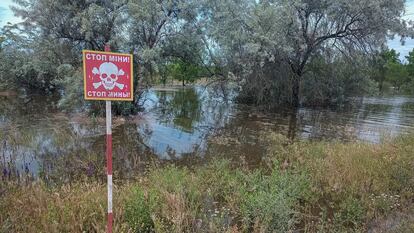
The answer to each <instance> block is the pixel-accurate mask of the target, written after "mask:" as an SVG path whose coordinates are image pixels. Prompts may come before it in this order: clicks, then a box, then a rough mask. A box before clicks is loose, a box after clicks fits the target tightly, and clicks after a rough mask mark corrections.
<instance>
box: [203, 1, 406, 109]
mask: <svg viewBox="0 0 414 233" xmlns="http://www.w3.org/2000/svg"><path fill="white" fill-rule="evenodd" d="M207 2H208V3H209V4H208V7H207V8H208V9H207V10H206V14H207V15H208V18H209V19H210V22H211V28H209V32H210V34H211V35H212V37H213V38H214V39H215V41H216V42H217V43H218V44H219V46H220V47H221V48H223V50H222V51H223V52H225V54H224V55H225V56H227V57H226V59H227V64H228V65H230V66H232V71H233V73H235V74H237V75H238V76H241V78H242V79H246V78H247V77H249V76H252V77H256V78H252V81H251V82H248V85H251V84H254V83H255V82H256V83H261V82H262V84H265V83H269V85H270V84H271V85H273V88H277V89H280V88H279V87H278V84H276V85H274V84H272V82H271V81H270V80H280V81H281V82H282V85H285V86H286V87H283V88H281V89H282V90H284V89H286V88H288V89H289V90H290V97H288V98H284V101H285V102H287V103H289V104H290V105H292V106H295V107H296V106H298V105H299V103H300V89H301V83H302V81H303V79H304V78H305V74H306V73H307V72H308V71H309V64H310V62H311V61H312V60H313V58H315V56H316V55H318V54H323V55H324V56H328V55H329V53H330V54H332V53H337V54H338V53H342V54H346V55H348V56H349V55H354V54H357V53H358V52H366V51H367V52H369V51H373V50H376V49H378V48H379V47H380V46H382V45H383V44H384V43H385V42H386V39H387V37H388V36H390V35H393V34H394V33H404V32H405V31H406V30H407V29H406V26H405V24H404V21H403V19H402V18H401V16H402V13H403V12H404V1H403V0H397V1H395V0H380V1H378V0H368V1H366V0H354V1H348V0H339V1H338V0H295V1H291V0H266V1H254V0H250V1H248V0H246V1H235V0H225V1H220V3H217V2H216V1H213V0H210V1H207ZM264 66H267V67H268V68H266V69H267V70H268V72H265V73H263V72H264V70H263V69H261V68H263V67H264ZM284 66H287V67H289V70H286V69H284V68H283V67H284ZM255 67H257V68H255ZM252 73H255V74H254V75H252ZM272 73H273V74H274V73H277V75H278V76H279V77H276V75H272ZM281 75H282V76H284V78H280V76H281ZM260 76H261V77H260ZM258 86H259V88H261V87H263V85H261V84H259V85H258ZM271 89H272V88H269V90H271ZM245 90H248V89H246V88H245ZM259 91H260V90H257V91H254V90H253V91H251V95H250V96H251V98H253V99H254V98H256V97H255V96H254V95H255V94H256V93H258V92H259ZM275 95H277V94H275ZM263 96H270V95H269V93H264V95H263Z"/></svg>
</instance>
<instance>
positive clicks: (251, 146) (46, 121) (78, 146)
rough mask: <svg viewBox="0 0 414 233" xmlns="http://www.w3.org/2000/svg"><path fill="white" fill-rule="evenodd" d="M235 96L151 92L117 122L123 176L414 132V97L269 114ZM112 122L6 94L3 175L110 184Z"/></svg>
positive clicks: (2, 103) (117, 167)
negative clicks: (285, 145) (289, 145)
mask: <svg viewBox="0 0 414 233" xmlns="http://www.w3.org/2000/svg"><path fill="white" fill-rule="evenodd" d="M220 91H223V90H221V89H220ZM232 96H234V93H231V92H229V93H225V95H223V93H219V92H217V91H216V90H215V89H214V88H208V89H205V88H201V87H195V88H182V89H181V88H180V89H153V90H150V91H148V92H147V93H146V98H147V99H148V100H149V101H146V105H145V109H146V110H145V112H143V113H140V114H139V115H137V116H133V117H129V118H116V119H114V127H113V144H114V146H113V150H114V171H115V174H116V175H117V176H118V177H126V178H128V177H132V176H133V174H134V173H136V172H143V171H145V169H146V167H147V166H149V165H150V164H154V163H160V162H164V161H174V162H176V163H184V164H187V165H188V164H190V165H191V164H194V163H199V162H201V163H202V162H204V161H206V160H208V159H210V158H213V157H218V156H219V157H228V158H230V159H233V160H234V161H237V162H239V163H240V164H241V165H249V166H260V164H261V160H262V157H263V156H264V155H265V154H266V151H267V147H268V145H267V142H266V140H265V138H266V135H268V134H269V132H276V133H279V134H283V135H285V136H287V138H289V139H290V140H296V139H298V138H299V139H300V138H307V139H311V140H322V139H323V140H343V141H353V140H362V141H368V142H372V143H378V142H380V141H381V138H383V137H384V136H387V137H388V136H396V135H399V134H404V133H409V132H413V131H414V128H413V126H414V99H413V98H408V97H390V98H360V99H359V101H356V104H353V105H350V106H346V107H345V108H342V109H337V110H329V109H308V108H302V109H299V110H298V111H294V112H292V111H286V110H279V111H274V112H272V113H263V112H261V111H259V110H258V109H256V108H254V107H251V106H244V105H237V104H235V103H234V102H232V101H231V99H232ZM225 100H226V101H225ZM227 100H230V101H227ZM104 127H105V124H104V121H103V119H101V118H91V117H88V116H86V115H84V114H64V113H61V112H60V111H59V110H58V109H57V108H56V98H55V97H50V98H44V97H42V96H32V97H29V98H28V97H25V98H20V97H17V96H13V97H7V96H6V97H5V96H0V130H1V131H0V143H1V144H0V155H1V162H0V168H1V170H2V177H3V179H8V177H11V176H16V177H21V176H23V175H25V176H29V177H36V176H42V177H43V178H44V179H45V180H46V181H50V182H70V180H73V179H77V178H82V177H86V178H87V177H93V178H95V179H102V180H104V179H105V156H104V153H105V145H104V143H105V140H104V134H105V128H104Z"/></svg>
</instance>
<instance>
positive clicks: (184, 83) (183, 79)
mask: <svg viewBox="0 0 414 233" xmlns="http://www.w3.org/2000/svg"><path fill="white" fill-rule="evenodd" d="M184 81H185V80H184V79H183V87H185V83H184Z"/></svg>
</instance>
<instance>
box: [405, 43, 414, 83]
mask: <svg viewBox="0 0 414 233" xmlns="http://www.w3.org/2000/svg"><path fill="white" fill-rule="evenodd" d="M405 58H406V59H407V62H408V64H407V71H408V74H409V75H410V76H411V77H412V78H414V49H413V50H412V51H411V52H409V53H408V56H406V57H405Z"/></svg>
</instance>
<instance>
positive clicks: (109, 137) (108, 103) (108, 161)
mask: <svg viewBox="0 0 414 233" xmlns="http://www.w3.org/2000/svg"><path fill="white" fill-rule="evenodd" d="M110 51H111V49H110V47H109V45H108V44H106V45H105V52H110ZM106 169H107V175H108V226H107V232H108V233H112V224H113V213H112V113H111V101H108V100H107V101H106Z"/></svg>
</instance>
